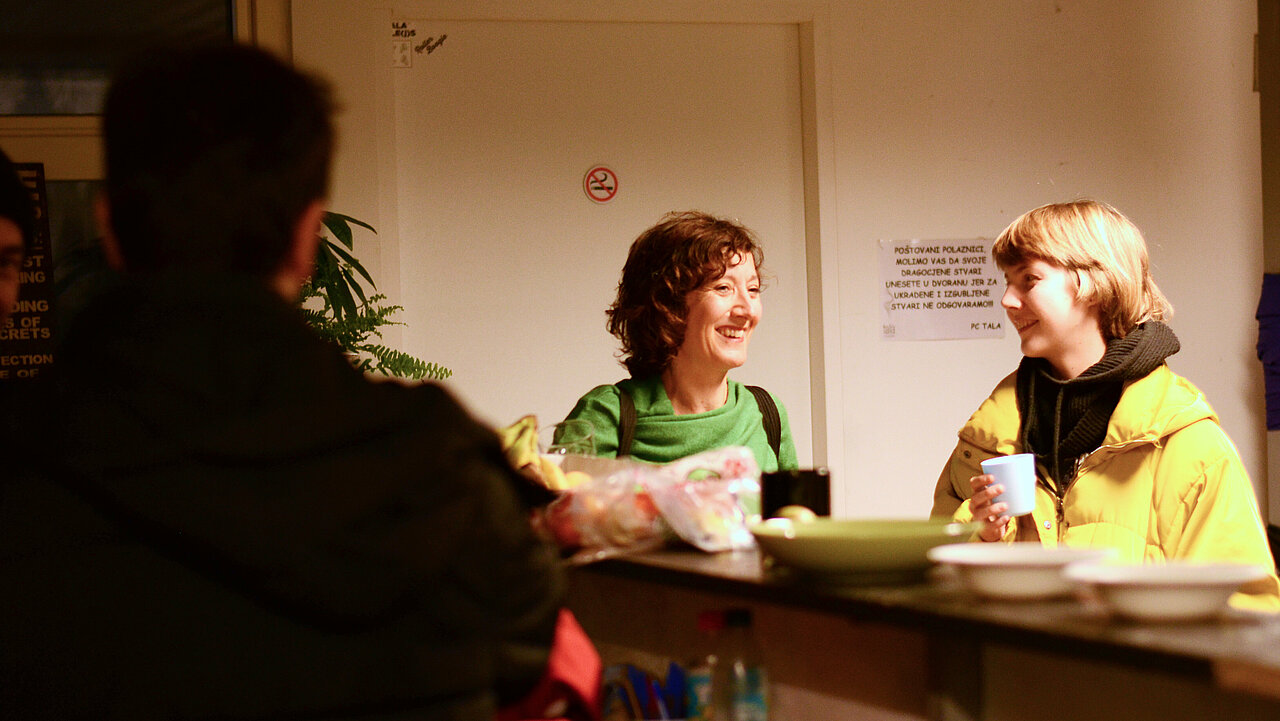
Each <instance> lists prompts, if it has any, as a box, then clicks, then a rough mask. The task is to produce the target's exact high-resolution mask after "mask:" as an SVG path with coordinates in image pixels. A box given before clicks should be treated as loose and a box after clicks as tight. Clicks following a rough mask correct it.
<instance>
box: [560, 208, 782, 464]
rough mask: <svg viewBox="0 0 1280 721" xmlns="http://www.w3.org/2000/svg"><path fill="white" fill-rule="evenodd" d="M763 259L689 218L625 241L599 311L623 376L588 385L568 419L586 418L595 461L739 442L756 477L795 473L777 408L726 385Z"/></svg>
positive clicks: (743, 232)
mask: <svg viewBox="0 0 1280 721" xmlns="http://www.w3.org/2000/svg"><path fill="white" fill-rule="evenodd" d="M763 260H764V253H763V251H762V250H761V249H760V244H759V242H758V241H757V240H756V238H755V236H754V234H753V233H752V232H751V231H750V230H748V229H747V228H745V227H744V226H742V225H741V224H739V223H737V222H735V221H732V220H727V219H724V218H718V217H715V216H712V215H708V214H706V213H701V212H697V211H686V212H680V213H670V214H668V215H667V216H665V217H664V218H662V220H661V221H659V222H658V224H657V225H654V226H653V227H651V228H649V229H648V230H645V231H644V232H643V233H641V234H640V236H639V237H638V238H636V240H635V242H633V243H632V245H631V250H630V252H629V253H628V254H627V261H626V264H625V265H624V266H623V269H622V279H621V281H620V282H619V283H618V295H617V298H616V299H615V300H614V302H613V304H612V305H611V306H610V307H609V309H608V311H606V315H607V316H608V323H607V327H608V329H609V332H610V333H612V334H613V335H614V336H615V337H617V338H618V340H619V341H620V342H621V346H622V347H621V352H620V358H621V362H622V365H623V366H625V367H626V369H627V371H628V372H629V373H630V375H631V377H630V378H629V379H627V380H623V381H620V382H618V383H615V384H613V385H605V386H598V387H596V388H593V389H592V390H591V391H590V392H588V393H587V394H586V395H585V396H583V397H582V398H581V399H580V400H579V401H578V403H577V405H576V406H575V407H574V409H573V411H572V412H571V413H570V414H569V418H570V419H585V420H587V421H590V422H591V424H592V426H593V427H594V430H595V438H596V453H597V454H598V455H603V456H631V457H633V458H636V459H639V460H643V461H648V462H651V463H665V462H669V461H673V460H676V459H677V458H682V457H684V456H687V455H692V454H694V453H698V452H701V451H705V450H710V449H713V448H722V447H725V446H747V447H748V448H751V450H752V451H753V452H754V453H755V455H756V458H757V460H758V461H759V463H760V467H761V470H765V471H770V470H776V469H778V468H783V469H789V468H795V467H796V465H797V461H796V452H795V444H794V443H793V441H792V439H791V430H790V427H789V424H788V423H787V416H786V409H785V408H784V407H783V406H782V404H781V403H780V402H779V401H778V400H777V399H776V398H774V397H773V396H772V395H771V394H769V393H767V392H765V391H763V390H762V389H758V388H754V389H753V387H750V386H744V385H742V384H741V383H738V382H736V381H731V380H729V371H730V370H732V369H734V368H738V367H739V366H741V365H742V364H743V363H745V362H746V360H747V346H748V344H749V343H750V340H751V336H752V334H753V332H754V331H755V329H756V326H758V325H759V323H760V319H761V316H762V310H763V307H762V304H761V298H760V294H761V290H762V284H761V280H760V266H761V263H762V262H763Z"/></svg>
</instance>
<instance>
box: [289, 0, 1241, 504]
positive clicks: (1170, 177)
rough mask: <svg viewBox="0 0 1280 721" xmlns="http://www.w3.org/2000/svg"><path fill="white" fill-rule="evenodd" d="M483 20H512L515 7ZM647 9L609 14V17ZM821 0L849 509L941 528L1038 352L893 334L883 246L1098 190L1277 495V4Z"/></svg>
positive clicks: (404, 273) (954, 233) (821, 106)
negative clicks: (1270, 333)
mask: <svg viewBox="0 0 1280 721" xmlns="http://www.w3.org/2000/svg"><path fill="white" fill-rule="evenodd" d="M306 1H307V0H294V5H295V18H294V22H295V26H294V37H295V49H296V48H297V44H296V43H297V39H298V38H299V37H300V36H301V35H300V33H305V32H306V28H305V27H299V25H298V13H297V12H296V8H297V6H298V5H300V4H302V3H304V2H306ZM507 4H508V5H511V3H507ZM481 5H482V6H483V8H484V9H485V11H486V12H492V10H493V8H494V7H501V6H502V5H503V3H501V2H490V3H482V4H481ZM518 5H519V6H520V7H529V6H542V5H545V6H546V7H553V8H554V7H567V6H565V5H563V4H556V3H539V2H534V1H532V0H531V1H530V2H527V3H520V4H518ZM640 5H643V4H642V3H640V2H639V0H636V1H635V2H617V3H614V4H612V5H610V6H609V7H607V8H604V7H602V6H598V5H595V6H592V7H593V10H592V13H593V14H594V15H595V16H597V17H598V15H599V14H600V13H606V14H607V13H608V12H611V11H614V10H615V9H616V8H623V9H626V8H634V7H637V6H640ZM779 5H782V4H781V3H772V2H754V1H752V2H746V1H744V2H740V3H732V4H729V6H740V7H743V8H760V7H769V6H779ZM813 5H815V6H817V7H819V8H820V10H819V11H818V13H817V18H818V19H817V20H816V24H817V26H818V31H817V37H818V38H819V42H818V52H819V54H820V57H819V58H818V62H817V65H816V67H817V73H818V75H817V77H816V78H813V80H814V82H815V83H816V86H817V88H818V92H819V95H820V100H819V102H818V111H819V115H818V117H817V119H816V121H817V124H818V128H819V129H818V131H817V132H818V133H819V134H823V133H826V132H827V131H828V129H829V130H830V133H831V137H832V138H833V153H832V154H833V156H834V158H833V160H834V162H833V166H834V173H830V175H829V177H827V176H823V177H822V178H820V179H822V180H825V181H827V186H825V187H824V188H823V189H822V192H823V193H824V194H830V197H831V199H832V201H833V202H832V205H834V210H835V221H834V231H835V235H836V236H837V241H836V243H834V245H833V246H832V248H831V250H834V251H835V252H827V253H824V255H823V263H824V264H827V269H828V270H830V269H834V270H835V277H837V278H838V279H839V283H838V287H836V288H834V289H831V288H828V289H826V291H825V292H826V297H827V298H828V307H826V308H824V309H823V312H824V313H826V314H828V315H830V314H836V315H837V316H838V318H839V321H838V327H837V331H838V332H837V333H833V334H831V336H832V337H829V338H828V342H835V343H836V344H837V346H836V347H835V348H834V349H832V350H831V352H829V353H828V354H827V356H826V358H827V360H828V361H829V362H830V361H831V360H832V359H834V360H835V363H834V365H829V366H828V367H827V369H826V370H827V374H828V380H829V387H834V388H837V390H836V391H835V393H834V395H833V397H828V398H826V401H827V402H828V403H830V404H831V405H832V406H833V407H834V408H836V409H837V411H836V413H837V415H838V423H833V428H834V426H835V425H837V424H841V425H843V429H842V430H841V429H839V428H836V429H835V430H836V432H837V437H833V438H829V439H827V442H828V443H830V444H831V445H832V446H833V452H832V454H831V457H832V458H836V459H840V461H839V463H838V464H836V465H835V466H834V467H833V475H834V478H835V480H836V484H837V488H836V491H835V506H836V508H835V510H836V512H837V513H838V514H841V515H847V516H904V515H911V516H915V515H922V514H924V513H927V511H928V508H929V504H930V499H931V494H932V488H933V484H934V481H935V479H936V477H937V473H938V471H939V470H940V466H941V464H942V463H943V461H944V460H945V458H946V456H947V454H948V453H949V451H950V449H951V446H952V445H953V443H954V439H955V432H956V430H957V429H958V428H959V427H960V425H961V424H962V423H963V422H964V421H965V419H966V418H968V416H969V414H970V413H971V412H972V411H973V409H974V408H975V407H976V406H977V404H978V403H979V402H980V401H981V400H982V398H984V397H985V395H986V394H987V392H988V391H989V390H990V388H991V387H992V386H993V385H994V384H995V383H996V382H997V381H998V380H999V379H1000V378H1001V377H1002V376H1003V375H1005V374H1006V373H1007V372H1009V371H1010V370H1011V369H1012V368H1013V367H1014V366H1015V365H1016V363H1017V360H1018V350H1017V342H1016V338H1013V337H1009V338H1004V339H1002V340H972V341H929V342H904V341H894V342H890V341H883V340H881V339H880V337H879V319H878V317H877V315H876V313H877V306H876V301H877V295H876V294H877V290H878V278H877V265H876V248H877V241H878V240H880V239H882V238H887V239H902V238H925V239H928V238H967V237H987V238H990V237H994V236H995V235H996V234H997V233H998V232H999V231H1000V230H1001V229H1003V228H1004V226H1005V225H1006V224H1007V223H1008V222H1009V221H1010V220H1012V219H1013V218H1014V217H1016V216H1017V215H1018V214H1020V213H1022V212H1023V211H1026V210H1028V209H1030V208H1032V207H1035V206H1037V205H1040V204H1043V203H1046V202H1052V201H1060V200H1068V199H1072V198H1076V197H1079V196H1091V197H1095V198H1098V199H1101V200H1105V201H1108V202H1110V203H1112V204H1114V205H1116V206H1117V207H1119V208H1120V209H1121V210H1122V211H1124V212H1125V213H1127V214H1128V215H1129V216H1130V217H1131V218H1133V220H1134V221H1135V222H1136V223H1137V224H1138V225H1139V227H1141V228H1142V229H1143V230H1144V231H1145V233H1146V234H1147V237H1148V241H1149V243H1150V245H1151V247H1152V257H1153V262H1154V269H1155V274H1156V278H1157V280H1158V281H1159V283H1160V284H1161V286H1162V288H1163V289H1164V290H1165V292H1166V294H1167V295H1168V296H1169V297H1170V299H1171V300H1172V302H1173V304H1174V306H1175V309H1176V313H1175V316H1174V319H1173V322H1172V325H1173V328H1174V330H1175V331H1176V332H1177V333H1178V335H1179V337H1180V338H1181V340H1182V344H1183V350H1182V351H1181V352H1180V353H1179V354H1177V355H1176V356H1174V357H1173V358H1172V359H1171V362H1170V364H1171V366H1172V367H1173V368H1174V370H1176V371H1178V372H1180V373H1182V374H1184V375H1186V376H1188V377H1189V378H1190V379H1191V380H1192V381H1194V382H1195V383H1197V384H1198V385H1199V386H1200V387H1201V388H1202V389H1204V391H1205V392H1206V394H1207V395H1208V397H1209V399H1210V401H1211V402H1212V403H1213V404H1214V406H1215V407H1216V408H1217V410H1218V412H1219V414H1220V415H1221V417H1222V420H1223V424H1224V425H1225V427H1226V429H1227V431H1228V433H1230V434H1231V436H1232V437H1233V438H1234V439H1235V441H1236V443H1237V445H1238V446H1239V448H1240V452H1241V455H1242V457H1243V458H1244V460H1245V464H1246V467H1247V468H1248V470H1249V472H1250V473H1251V475H1252V476H1253V478H1254V481H1255V485H1261V484H1262V483H1263V482H1264V480H1265V477H1266V475H1265V459H1266V452H1265V433H1264V426H1265V424H1264V419H1263V401H1262V382H1261V370H1260V367H1259V364H1258V362H1257V360H1256V357H1255V355H1254V343H1255V340H1256V322H1255V321H1254V318H1253V314H1254V311H1255V308H1256V303H1257V295H1258V284H1259V281H1260V274H1261V269H1262V244H1261V200H1260V171H1259V167H1258V166H1259V152H1260V151H1259V141H1258V98H1257V96H1256V95H1255V94H1254V93H1253V91H1252V87H1251V85H1252V48H1253V34H1254V32H1255V30H1256V7H1255V3H1254V2H1253V1H1252V0H1222V1H1215V2H1193V1H1192V0H1185V1H1184V0H1178V1H1176V2H1169V1H1167V0H1126V1H1125V2H1122V3H1118V2H1114V1H1113V0H1056V1H1047V0H1046V1H1043V2H1041V1H1035V2H1032V1H1030V0H986V1H984V2H964V1H961V0H950V1H948V0H856V1H855V0H847V1H840V0H836V1H833V2H831V3H829V4H828V3H814V4H813ZM575 7H584V6H582V5H575ZM680 7H682V8H685V10H682V12H687V8H690V7H694V8H697V7H705V8H708V9H710V8H716V9H717V10H716V12H717V13H720V12H721V11H722V10H723V8H724V7H726V3H720V2H704V1H703V0H696V1H694V0H691V1H690V2H687V3H681V4H680ZM828 8H829V12H828ZM708 11H709V12H710V10H708ZM593 19H595V18H593ZM327 52H331V53H334V54H342V53H346V52H348V50H347V49H344V48H332V49H331V50H329V51H327ZM340 72H341V70H340ZM363 112H366V111H364V110H363V109H361V108H360V107H354V106H349V109H348V120H347V121H344V122H346V123H347V125H348V126H350V125H351V124H352V123H353V122H355V121H358V119H359V116H360V114H361V113H363ZM347 129H348V127H344V132H345V131H346V130H347ZM353 142H354V143H355V148H356V149H355V150H353V146H352V145H350V143H353ZM344 144H347V145H346V147H347V150H346V151H345V153H344V156H343V159H342V160H340V163H339V168H338V173H339V177H338V179H337V185H336V197H335V200H336V202H337V204H338V205H340V206H342V207H348V208H356V207H359V206H361V205H362V204H364V205H368V204H370V203H371V202H372V201H371V200H370V199H369V198H368V184H367V182H366V180H365V179H364V178H363V177H362V175H361V173H362V172H363V171H361V170H359V169H358V168H357V166H358V165H359V163H358V162H356V160H357V158H356V156H354V155H353V154H352V153H353V152H369V151H370V148H371V142H370V141H369V140H368V139H367V138H363V139H355V140H354V141H353V140H352V139H351V138H350V137H344ZM348 201H350V202H348ZM830 210H832V209H831V208H828V209H827V211H828V212H829V211H830ZM824 222H825V220H824ZM374 262H375V264H380V266H381V267H382V268H386V269H387V270H391V268H390V267H388V266H389V265H392V266H393V265H394V261H392V260H391V259H389V258H386V257H382V258H380V259H379V258H377V257H376V256H375V258H374ZM548 262H549V263H554V262H555V260H554V259H548ZM398 270H399V277H400V278H403V279H406V280H401V281H398V282H407V279H408V278H411V277H412V276H413V273H414V272H415V269H413V268H399V269H398ZM529 272H530V273H535V272H537V269H536V268H530V269H529ZM394 297H395V295H394V293H393V298H394ZM832 306H834V307H832ZM498 362H503V361H501V360H499V361H498ZM821 432H822V429H821V428H820V427H815V434H820V433H821ZM820 447H822V444H821V443H820V442H815V448H820ZM1263 502H1264V503H1263V505H1264V507H1265V496H1264V497H1263Z"/></svg>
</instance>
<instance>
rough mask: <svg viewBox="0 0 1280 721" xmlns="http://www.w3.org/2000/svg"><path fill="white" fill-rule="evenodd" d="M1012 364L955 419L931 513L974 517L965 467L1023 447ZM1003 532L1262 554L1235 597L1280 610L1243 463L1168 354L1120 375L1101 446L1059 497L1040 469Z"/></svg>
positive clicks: (1139, 556) (1156, 550) (1128, 548)
mask: <svg viewBox="0 0 1280 721" xmlns="http://www.w3.org/2000/svg"><path fill="white" fill-rule="evenodd" d="M1016 375H1017V372H1016V371H1015V372H1014V373H1012V374H1010V375H1009V376H1008V377H1006V378H1005V379H1004V380H1003V381H1001V382H1000V385H998V386H996V389H995V390H994V391H992V393H991V396H990V397H989V398H987V400H985V401H983V403H982V405H981V406H979V407H978V410H977V411H975V412H974V414H973V416H972V417H970V418H969V422H968V423H966V424H965V426H964V428H962V429H960V434H959V435H960V441H959V443H958V444H957V445H956V449H955V451H954V452H952V454H951V460H950V461H949V462H948V463H947V466H946V468H944V469H943V471H942V476H941V477H940V478H939V479H938V485H937V488H936V489H935V491H934V497H933V512H932V515H934V516H953V517H954V518H955V519H956V520H962V521H969V520H972V518H973V514H972V513H971V512H970V510H969V502H968V500H967V499H968V498H969V496H970V495H972V491H971V490H970V488H969V479H970V478H971V477H973V476H977V475H981V473H982V470H981V466H980V465H979V464H980V463H981V462H982V461H983V460H985V459H987V458H991V457H992V456H1000V455H1008V454H1012V453H1021V452H1022V448H1021V445H1020V444H1019V442H1018V422H1019V418H1018V404H1017V400H1016V398H1015V391H1014V387H1015V386H1014V378H1015V376H1016ZM1005 540H1006V541H1010V542H1011V541H1015V540H1019V541H1034V540H1039V541H1040V542H1041V543H1043V544H1044V545H1046V546H1056V545H1058V544H1063V545H1067V546H1103V547H1112V548H1116V549H1118V550H1119V552H1120V560H1122V561H1127V562H1138V561H1144V562H1159V561H1162V560H1164V559H1167V558H1178V559H1187V560H1196V561H1231V562H1239V563H1253V564H1258V565H1261V566H1266V567H1267V568H1270V569H1272V573H1271V575H1270V577H1269V578H1267V579H1264V580H1262V581H1259V582H1257V583H1254V584H1250V585H1248V586H1245V587H1243V588H1242V589H1241V592H1240V593H1236V594H1235V595H1234V596H1233V597H1232V599H1231V602H1232V604H1233V605H1235V606H1239V607H1247V608H1254V609H1268V610H1277V611H1280V580H1277V578H1276V574H1275V572H1274V570H1275V564H1274V561H1273V560H1272V557H1271V550H1270V547H1269V546H1268V543H1267V535H1266V531H1265V530H1264V528H1263V526H1262V520H1261V517H1260V515H1259V513H1258V506H1257V501H1256V499H1255V498H1254V494H1253V486H1252V485H1251V484H1250V483H1249V475H1248V473H1247V472H1246V471H1245V469H1244V465H1243V464H1242V463H1241V461H1240V456H1239V454H1238V453H1237V452H1236V448H1235V445H1234V444H1232V443H1231V440H1230V439H1229V438H1228V437H1227V434H1226V433H1225V432H1224V431H1223V430H1222V427H1221V426H1220V425H1219V424H1218V417H1217V414H1215V413H1214V412H1213V409H1212V408H1211V407H1210V406H1209V402H1208V401H1207V400H1206V399H1205V397H1204V394H1203V393H1201V392H1200V389H1198V388H1196V387H1195V386H1194V385H1192V384H1191V382H1190V381H1188V380H1186V379H1185V378H1183V377H1181V376H1179V375H1177V374H1176V373H1174V372H1173V371H1171V370H1169V367H1168V366H1167V365H1161V366H1160V367H1159V368H1156V369H1155V370H1154V371H1152V372H1151V373H1149V374H1148V375H1146V376H1145V377H1143V378H1140V379H1138V380H1136V381H1132V382H1130V383H1129V384H1128V385H1127V386H1126V387H1125V389H1124V393H1123V394H1122V395H1121V397H1120V403H1119V404H1118V405H1117V406H1116V409H1115V411H1114V412H1113V413H1112V414H1111V420H1110V423H1109V424H1108V425H1107V434H1106V438H1105V440H1104V441H1103V443H1102V447H1100V448H1098V449H1097V450H1096V451H1094V452H1092V453H1090V454H1089V455H1087V456H1085V457H1084V458H1083V459H1082V460H1081V461H1080V467H1079V474H1078V475H1077V476H1076V480H1075V482H1074V483H1072V484H1071V486H1070V487H1069V488H1068V489H1067V493H1066V496H1065V498H1063V499H1062V501H1061V502H1059V501H1058V499H1057V497H1056V495H1055V494H1054V493H1053V492H1052V491H1050V490H1049V488H1048V486H1047V485H1046V481H1045V480H1044V479H1043V478H1041V479H1040V480H1039V485H1038V486H1037V488H1036V508H1035V511H1033V512H1032V515H1031V516H1024V517H1022V518H1020V519H1018V523H1010V524H1009V528H1008V531H1007V532H1006V534H1005Z"/></svg>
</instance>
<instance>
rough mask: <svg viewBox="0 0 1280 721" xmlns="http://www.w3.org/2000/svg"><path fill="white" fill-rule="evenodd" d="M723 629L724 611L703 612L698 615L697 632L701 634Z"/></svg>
mask: <svg viewBox="0 0 1280 721" xmlns="http://www.w3.org/2000/svg"><path fill="white" fill-rule="evenodd" d="M722 628H724V611H703V612H701V613H699V614H698V630H699V631H702V632H703V633H709V632H711V631H719V630H720V629H722Z"/></svg>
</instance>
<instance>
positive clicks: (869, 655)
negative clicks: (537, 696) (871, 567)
mask: <svg viewBox="0 0 1280 721" xmlns="http://www.w3.org/2000/svg"><path fill="white" fill-rule="evenodd" d="M939 571H940V570H939ZM939 571H934V572H932V573H931V575H930V576H928V577H925V578H922V579H913V580H907V581H905V582H899V583H892V584H888V583H883V582H882V583H879V584H875V583H871V584H856V585H848V584H846V585H830V584H821V583H815V582H813V581H810V580H807V579H802V578H797V577H794V576H792V575H790V574H788V573H786V572H785V571H782V570H778V569H773V568H764V567H762V564H761V559H760V556H759V554H758V553H757V552H755V551H743V552H734V553H720V554H707V553H702V552H700V551H696V550H675V549H672V550H660V551H652V552H648V553H640V554H634V555H629V556H623V557H616V558H611V559H605V560H601V561H597V562H595V563H592V564H588V565H585V566H580V567H577V568H574V569H573V571H572V572H571V574H570V607H571V608H572V609H573V611H574V613H575V614H577V616H578V617H579V619H580V621H581V622H582V624H583V627H584V628H586V630H587V631H588V633H590V634H591V637H592V638H593V639H594V640H595V641H596V643H597V645H598V646H599V647H600V650H601V654H602V656H604V658H605V660H606V662H618V661H629V662H635V663H637V664H639V665H642V666H646V667H649V668H652V669H654V670H661V669H665V667H666V662H667V661H668V660H676V661H685V660H687V659H689V658H692V657H693V655H694V653H695V650H696V649H697V647H698V642H699V639H698V632H697V630H696V618H697V614H698V612H699V611H701V610H704V609H710V608H727V607H734V606H740V607H747V608H751V609H752V610H753V612H754V617H755V619H756V623H755V629H754V630H755V633H756V635H757V638H758V639H759V641H760V642H761V645H762V646H763V647H764V652H765V659H766V662H767V664H768V667H769V670H770V674H771V679H772V682H773V684H774V699H773V704H772V707H771V715H770V718H771V719H772V720H773V721H801V720H805V721H808V720H817V719H846V718H847V719H895V720H900V719H946V720H949V721H950V720H956V721H961V720H970V719H975V720H976V719H992V720H999V719H1072V718H1080V719H1090V720H1097V719H1110V718H1115V719H1126V721H1131V720H1133V719H1146V718H1150V719H1159V720H1160V721H1169V720H1170V719H1199V718H1228V719H1230V718H1242V719H1243V718H1248V719H1254V718H1257V719H1264V718H1274V719H1280V616H1271V615H1262V614H1254V613H1247V612H1243V611H1235V610H1231V611H1228V612H1227V613H1226V614H1225V615H1224V616H1223V617H1222V618H1220V619H1216V620H1213V621H1207V622H1200V623H1164V624H1153V623H1134V622H1128V621H1123V620H1120V619H1115V618H1112V617H1111V616H1109V615H1108V614H1107V612H1106V609H1105V608H1104V607H1102V606H1101V605H1100V604H1098V603H1096V602H1091V601H1087V600H1085V601H1082V600H1079V599H1070V598H1069V599H1062V600H1054V601H1038V602H993V601H984V600H980V599H978V598H976V597H974V596H972V595H970V594H969V593H968V592H966V591H965V590H964V589H962V588H960V587H959V585H958V584H957V583H956V582H955V580H954V579H952V578H949V577H947V576H946V575H945V574H943V573H941V572H939Z"/></svg>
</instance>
